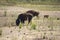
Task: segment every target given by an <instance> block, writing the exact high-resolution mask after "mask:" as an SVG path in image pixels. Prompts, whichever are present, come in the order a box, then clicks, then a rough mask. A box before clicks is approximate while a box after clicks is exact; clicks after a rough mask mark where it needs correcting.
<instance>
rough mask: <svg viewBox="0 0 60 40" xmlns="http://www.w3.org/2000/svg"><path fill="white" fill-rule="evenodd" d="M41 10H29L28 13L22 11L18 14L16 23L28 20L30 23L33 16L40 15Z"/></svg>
mask: <svg viewBox="0 0 60 40" xmlns="http://www.w3.org/2000/svg"><path fill="white" fill-rule="evenodd" d="M38 15H39V12H36V11H34V10H29V11H27V12H26V13H22V14H19V15H18V18H17V20H16V25H17V26H19V24H20V23H23V24H24V23H25V21H26V20H27V21H28V23H30V22H31V20H32V18H33V17H35V16H36V17H38Z"/></svg>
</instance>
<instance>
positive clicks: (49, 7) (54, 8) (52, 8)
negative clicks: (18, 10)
mask: <svg viewBox="0 0 60 40" xmlns="http://www.w3.org/2000/svg"><path fill="white" fill-rule="evenodd" d="M19 6H20V7H24V8H30V9H34V10H35V9H36V10H41V11H60V5H35V4H20V5H19Z"/></svg>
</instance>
